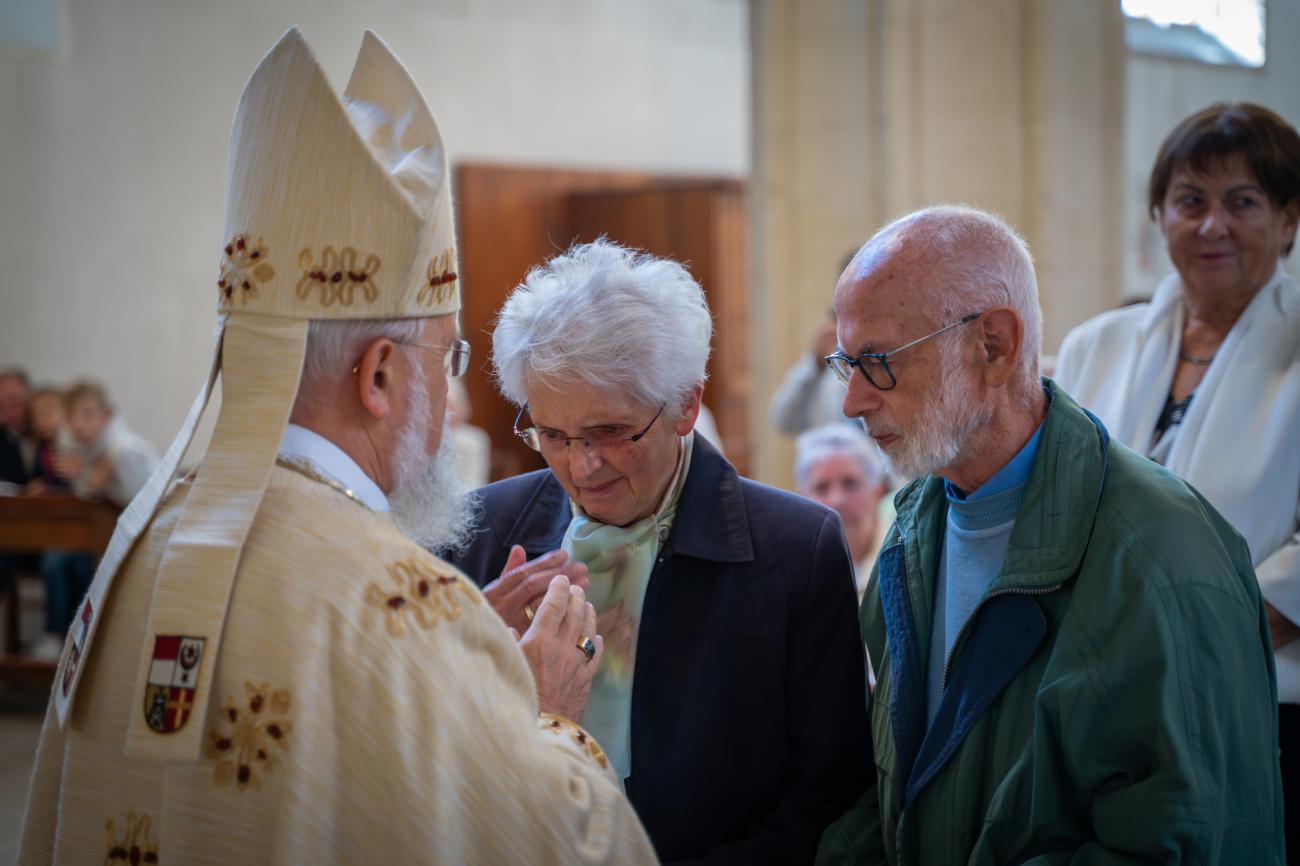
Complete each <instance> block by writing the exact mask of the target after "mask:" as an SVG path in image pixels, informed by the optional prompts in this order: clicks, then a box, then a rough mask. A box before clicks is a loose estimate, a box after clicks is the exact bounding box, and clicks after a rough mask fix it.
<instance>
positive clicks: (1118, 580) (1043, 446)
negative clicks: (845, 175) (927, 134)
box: [819, 207, 1283, 866]
mask: <svg viewBox="0 0 1300 866" xmlns="http://www.w3.org/2000/svg"><path fill="white" fill-rule="evenodd" d="M835 310H836V314H837V321H838V331H837V337H838V340H839V345H840V349H839V351H837V352H836V353H834V354H833V355H831V356H830V357H829V358H828V362H829V363H830V364H831V366H832V368H833V369H834V370H835V371H836V373H837V375H838V376H839V377H840V379H841V381H843V382H844V383H845V385H846V386H847V391H846V393H845V398H844V412H845V414H846V415H849V416H852V417H857V418H860V419H861V420H862V422H863V424H864V426H865V427H866V429H867V432H868V433H869V435H870V436H871V438H872V439H873V440H874V441H875V443H876V445H877V447H878V448H879V449H880V452H881V454H882V455H883V456H884V458H885V459H886V461H887V462H888V463H889V465H890V466H891V468H892V471H893V472H894V473H896V474H898V475H900V476H904V477H911V478H913V479H915V480H913V481H912V482H911V483H910V484H908V485H907V486H906V487H904V488H903V489H902V490H901V491H900V492H899V494H898V496H897V498H896V503H897V506H898V519H897V522H896V524H895V526H894V528H893V529H892V530H891V531H890V534H889V536H888V538H887V539H886V540H885V542H884V545H883V549H882V551H881V553H880V555H879V557H878V559H877V561H876V566H875V568H874V569H873V571H872V574H871V579H870V583H869V585H868V587H867V590H866V594H865V597H864V600H863V605H862V609H861V612H860V622H861V626H862V633H863V636H864V638H865V640H866V644H867V648H868V651H869V653H870V656H871V658H872V660H873V661H874V662H875V663H876V671H877V675H878V678H879V682H878V684H877V687H876V691H875V693H874V695H873V699H872V700H873V703H872V707H871V714H872V723H871V726H870V732H866V731H864V732H863V736H871V738H872V740H873V745H874V747H875V752H876V767H877V771H876V773H875V777H874V778H873V779H869V780H867V785H866V791H865V793H864V794H863V796H862V798H861V800H860V801H859V803H858V805H857V806H856V807H855V808H854V809H853V810H852V811H851V812H849V813H848V814H847V815H845V816H844V817H843V818H842V819H841V820H840V821H839V822H837V823H836V824H833V825H832V826H831V827H830V828H829V829H828V830H827V831H826V834H825V836H824V837H823V839H822V845H821V850H820V852H819V862H821V863H826V864H831V863H871V864H875V863H890V864H894V863H908V864H916V866H931V864H933V866H941V864H942V866H948V864H954V863H970V864H976V863H981V864H982V863H987V864H993V863H1018V864H1022V863H1032V864H1043V866H1046V864H1058V863H1059V864H1065V863H1139V862H1141V863H1153V862H1160V863H1227V862H1232V863H1281V862H1282V860H1283V829H1282V799H1281V788H1280V781H1279V772H1278V761H1277V727H1276V715H1275V713H1274V711H1273V702H1274V693H1275V691H1276V685H1275V679H1274V673H1273V662H1272V655H1271V652H1270V647H1269V633H1268V625H1267V620H1266V618H1265V615H1264V607H1263V604H1262V602H1261V599H1260V594H1259V589H1258V587H1257V585H1256V582H1255V577H1254V572H1253V570H1252V568H1251V564H1250V556H1249V553H1248V551H1247V549H1246V544H1245V542H1244V541H1243V540H1242V539H1241V537H1240V536H1239V535H1238V534H1237V533H1236V532H1234V531H1233V529H1232V528H1231V527H1230V526H1229V525H1228V524H1227V522H1226V521H1224V520H1223V518H1222V517H1220V516H1219V515H1218V514H1217V513H1216V512H1215V511H1214V509H1213V508H1212V507H1210V505H1209V504H1208V503H1207V502H1206V501H1205V500H1204V499H1202V498H1201V496H1200V495H1199V494H1197V493H1196V491H1195V490H1193V489H1192V488H1191V487H1189V486H1188V485H1187V484H1185V483H1184V482H1182V481H1180V480H1179V479H1178V478H1176V477H1175V476H1174V475H1172V474H1171V473H1169V472H1167V471H1166V470H1164V469H1163V468H1162V467H1160V466H1158V465H1156V464H1154V463H1152V462H1150V461H1148V460H1146V459H1144V458H1142V457H1140V456H1138V455H1136V454H1135V453H1134V452H1132V451H1130V450H1129V449H1128V448H1126V447H1124V446H1123V445H1121V444H1119V443H1116V442H1112V441H1111V440H1110V437H1109V435H1108V434H1107V432H1106V429H1105V427H1104V426H1103V425H1102V424H1101V422H1100V421H1098V420H1097V419H1096V418H1095V417H1093V416H1092V415H1090V414H1089V413H1087V412H1085V411H1083V410H1082V409H1080V408H1079V407H1078V406H1077V405H1076V404H1075V403H1074V401H1073V400H1071V399H1070V397H1069V395H1067V394H1065V393H1064V392H1063V391H1061V390H1060V389H1059V388H1058V387H1057V386H1056V385H1055V384H1054V383H1053V382H1052V381H1051V380H1049V379H1040V378H1039V375H1038V368H1037V359H1038V355H1039V342H1040V327H1041V325H1040V322H1041V313H1040V311H1039V306H1038V298H1037V285H1036V282H1035V279H1034V270H1033V264H1032V262H1031V260H1030V257H1029V252H1028V250H1027V249H1026V248H1025V245H1024V242H1023V241H1022V240H1021V239H1020V238H1019V237H1017V235H1016V233H1015V232H1014V231H1013V230H1011V229H1010V227H1008V226H1007V225H1006V224H1005V223H1004V222H1002V221H1001V220H1000V219H998V218H997V217H994V216H992V215H989V214H985V213H981V212H979V211H974V210H970V209H966V208H954V207H939V208H931V209H927V210H923V211H920V212H917V213H915V214H912V215H910V216H908V217H904V218H903V219H901V220H899V221H897V222H895V223H893V224H892V225H890V226H888V227H887V228H885V229H884V230H882V231H881V232H880V233H879V234H878V235H876V236H875V237H873V238H872V239H871V240H870V241H869V242H868V243H867V244H866V245H865V246H864V247H863V248H862V249H861V250H860V251H859V253H858V254H857V256H856V257H855V258H854V260H853V262H852V263H851V264H850V265H849V267H848V268H847V269H846V270H845V272H844V274H843V276H842V277H841V278H840V281H839V284H838V286H837V288H836V292H835Z"/></svg>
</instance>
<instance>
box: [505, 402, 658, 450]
mask: <svg viewBox="0 0 1300 866" xmlns="http://www.w3.org/2000/svg"><path fill="white" fill-rule="evenodd" d="M667 406H668V404H667V403H664V404H663V405H661V406H660V407H659V411H658V412H656V413H655V416H654V417H653V418H651V419H650V423H649V424H647V425H645V426H644V427H642V428H641V432H639V433H633V434H632V435H631V436H629V435H628V434H627V425H625V424H604V425H601V426H599V427H592V428H591V429H589V430H587V431H585V432H584V433H582V435H580V436H566V435H564V433H563V432H562V431H560V430H550V429H547V428H545V427H543V428H541V429H538V428H537V427H535V426H532V425H530V426H528V427H524V428H522V429H521V428H520V427H519V422H520V421H522V420H523V418H524V415H525V414H526V413H527V412H528V404H527V403H525V404H524V405H523V406H520V407H519V414H518V415H516V416H515V435H516V436H518V437H519V438H520V439H522V440H524V444H525V445H527V446H528V447H529V448H531V449H533V450H534V451H540V452H541V453H543V454H557V453H559V452H561V451H564V450H566V449H567V448H568V447H569V443H570V442H572V441H578V442H581V443H582V444H583V447H585V448H586V449H587V450H588V451H607V450H609V449H612V448H617V447H618V446H619V445H622V444H624V443H625V442H640V441H641V440H642V439H643V438H644V437H645V434H647V433H649V432H650V428H651V427H653V426H654V425H655V422H656V421H658V420H659V416H660V415H662V414H664V409H665V408H666V407H667ZM528 420H529V421H532V418H531V417H530V418H529V419H528Z"/></svg>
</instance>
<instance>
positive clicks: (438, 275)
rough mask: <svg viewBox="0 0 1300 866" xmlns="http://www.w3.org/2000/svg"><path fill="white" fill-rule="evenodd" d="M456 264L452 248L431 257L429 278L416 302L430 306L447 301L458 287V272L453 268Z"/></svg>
mask: <svg viewBox="0 0 1300 866" xmlns="http://www.w3.org/2000/svg"><path fill="white" fill-rule="evenodd" d="M455 264H456V259H455V256H454V254H453V253H452V251H451V250H450V249H447V250H443V251H442V252H441V253H439V254H438V255H436V256H434V257H433V258H432V259H430V260H429V269H428V273H427V276H428V279H427V280H426V281H425V283H424V285H423V286H422V287H421V288H420V294H419V295H417V296H416V298H415V301H416V303H418V304H427V305H428V306H435V305H438V304H443V303H446V301H447V300H448V299H449V298H450V297H451V293H452V292H453V291H455V289H456V279H457V277H456V272H455V271H453V270H452V266H453V265H455Z"/></svg>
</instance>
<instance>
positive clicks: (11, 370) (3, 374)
mask: <svg viewBox="0 0 1300 866" xmlns="http://www.w3.org/2000/svg"><path fill="white" fill-rule="evenodd" d="M0 379H17V380H18V381H19V382H21V383H22V385H23V390H24V391H30V390H32V380H31V379H30V378H28V376H27V371H26V370H24V369H23V368H22V367H0Z"/></svg>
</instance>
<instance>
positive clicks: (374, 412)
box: [352, 337, 397, 421]
mask: <svg viewBox="0 0 1300 866" xmlns="http://www.w3.org/2000/svg"><path fill="white" fill-rule="evenodd" d="M396 365H397V345H396V344H395V343H394V342H393V341H392V340H390V339H388V338H387V337H380V338H379V339H377V340H375V341H374V342H373V343H371V344H370V345H368V346H366V350H365V352H363V353H362V355H361V360H360V361H358V362H357V365H356V366H355V367H353V368H352V372H353V375H355V376H356V377H357V383H356V388H357V391H356V394H357V400H358V401H359V402H360V403H361V406H362V408H364V409H365V410H366V412H367V413H369V415H370V417H372V418H374V419H375V420H376V421H382V420H384V419H385V418H387V417H388V415H389V414H390V413H391V412H392V411H393V382H394V374H395V373H396Z"/></svg>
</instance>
